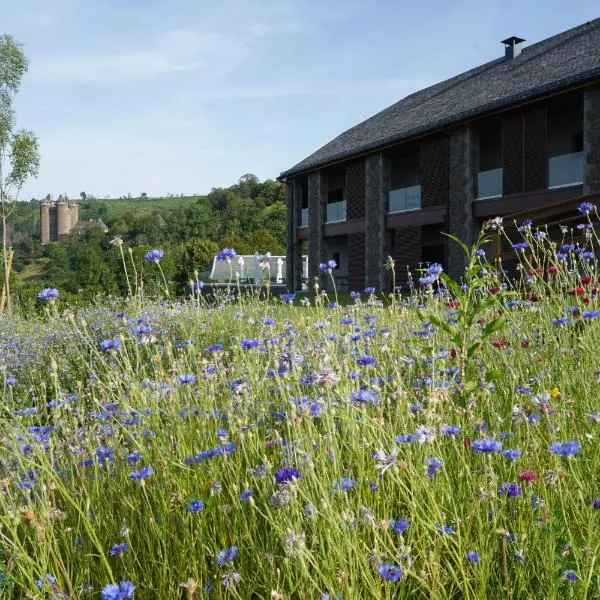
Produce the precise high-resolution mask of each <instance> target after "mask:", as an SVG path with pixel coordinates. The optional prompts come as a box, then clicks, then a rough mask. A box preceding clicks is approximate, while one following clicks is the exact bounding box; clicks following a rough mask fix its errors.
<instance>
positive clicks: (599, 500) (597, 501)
mask: <svg viewBox="0 0 600 600" xmlns="http://www.w3.org/2000/svg"><path fill="white" fill-rule="evenodd" d="M590 504H591V505H592V506H593V507H594V508H597V509H600V498H594V499H593V500H592V501H591V502H590Z"/></svg>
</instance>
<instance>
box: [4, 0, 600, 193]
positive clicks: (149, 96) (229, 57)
mask: <svg viewBox="0 0 600 600" xmlns="http://www.w3.org/2000/svg"><path fill="white" fill-rule="evenodd" d="M3 4H4V6H3V9H2V25H1V26H0V28H1V30H2V32H5V33H10V34H12V35H14V36H15V37H16V38H17V40H18V41H20V42H21V43H22V44H23V45H24V49H25V53H26V54H27V56H28V57H29V59H30V61H31V65H30V70H29V73H28V74H27V75H26V76H25V78H24V80H23V85H22V88H21V91H20V92H19V95H18V96H17V100H16V109H17V115H18V124H19V126H20V127H25V128H27V129H33V130H34V131H35V132H36V133H37V135H38V136H39V139H40V147H41V153H42V162H41V169H40V175H39V177H38V179H37V180H35V181H31V182H29V183H28V184H27V185H26V187H25V188H24V190H23V192H22V197H23V198H25V199H29V198H31V197H42V196H45V195H46V194H48V193H51V194H53V195H55V196H56V195H58V194H60V193H65V192H66V193H67V194H68V195H69V196H70V197H77V196H79V193H80V192H81V191H85V192H87V193H88V194H95V195H97V196H100V197H104V196H108V195H110V196H112V197H118V196H120V195H126V194H127V193H131V194H132V195H137V194H139V193H140V192H146V193H147V194H148V195H161V194H166V193H174V194H179V193H206V192H208V191H210V189H211V188H212V187H218V186H226V185H230V184H232V183H234V182H235V181H236V180H237V179H238V178H239V177H240V176H241V175H243V174H245V173H254V174H256V175H257V176H258V177H259V178H260V179H261V180H263V179H267V178H273V177H276V176H277V175H278V174H279V173H280V172H281V171H283V170H285V169H287V168H289V167H291V166H292V165H294V164H295V163H297V162H299V161H300V160H301V159H302V158H304V157H305V156H307V155H308V154H310V153H311V152H313V151H314V150H316V149H317V148H318V147H320V146H322V145H323V144H324V143H326V142H327V141H329V140H330V139H332V138H333V137H335V136H336V135H337V134H338V133H341V132H342V131H343V130H345V129H348V128H349V127H351V126H353V125H355V124H356V123H358V122H360V121H361V120H363V119H365V118H367V117H369V116H371V115H372V114H374V113H375V112H377V111H379V110H381V109H382V108H385V107H386V106H388V105H390V104H392V103H394V102H395V101H397V100H399V99H400V98H402V97H404V96H406V95H407V94H409V93H412V92H414V91H416V90H418V89H421V88H423V87H426V86H427V85H431V84H433V83H436V82H438V81H441V80H443V79H447V78H448V77H451V76H452V75H455V74H457V73H460V72H462V71H465V70H466V69H469V68H471V67H474V66H476V65H478V64H481V63H483V62H486V61H488V60H492V59H494V58H497V57H498V56H500V55H501V54H502V52H503V49H502V45H501V44H500V43H499V40H501V39H503V38H505V37H508V36H510V35H513V34H514V35H519V36H521V37H524V38H526V40H527V42H526V43H527V44H530V43H534V42H536V41H539V40H541V39H544V38H546V37H549V36H550V35H553V34H555V33H558V32H560V31H563V30H565V29H568V28H570V27H574V26H576V25H579V24H581V23H583V22H585V21H588V20H591V19H593V18H595V17H597V16H600V9H599V8H598V6H599V5H598V3H597V0H577V1H572V2H565V1H564V0H560V1H558V0H545V1H537V0H536V1H535V2H534V1H531V0H520V1H517V0H504V1H502V2H501V1H499V0H498V1H495V2H488V1H483V0H479V1H471V0H470V1H466V0H452V1H447V0H444V1H440V0H429V1H425V2H405V1H404V0H362V1H359V0H316V1H313V0H274V1H272V0H219V1H218V2H215V1H214V0H211V1H208V0H170V1H169V2H166V1H159V0H51V1H48V0H5V2H4V3H3ZM7 5H8V6H7Z"/></svg>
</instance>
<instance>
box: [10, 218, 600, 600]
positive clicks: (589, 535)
mask: <svg viewBox="0 0 600 600" xmlns="http://www.w3.org/2000/svg"><path fill="white" fill-rule="evenodd" d="M583 219H584V221H585V217H583ZM590 231H592V230H590ZM489 232H490V230H488V231H487V232H486V233H489ZM491 233H492V234H493V235H497V234H498V233H496V232H491ZM534 233H536V231H535V228H529V229H527V228H526V229H524V230H523V235H524V236H525V239H526V240H527V241H528V243H529V248H527V249H526V250H525V251H524V250H519V252H520V255H521V260H522V265H523V267H522V268H521V270H520V273H519V276H518V277H517V278H516V279H515V280H514V283H507V282H506V281H505V280H504V279H503V277H502V276H498V274H497V273H496V270H495V269H494V268H492V266H491V265H490V264H488V263H487V262H486V259H485V257H484V256H483V253H482V252H478V250H479V247H480V246H482V245H484V244H485V239H484V238H482V239H481V240H480V242H479V245H477V246H475V247H474V248H473V249H466V248H465V250H466V251H467V253H468V268H467V271H466V273H465V279H464V281H462V282H456V283H455V282H452V281H451V280H449V279H448V278H446V277H445V276H444V275H443V274H440V273H439V270H437V269H435V268H432V267H431V266H427V265H425V266H424V269H423V270H424V271H425V270H428V272H424V273H421V274H420V275H421V280H422V282H421V283H419V282H415V285H414V286H413V287H412V288H407V289H408V290H412V292H411V293H410V295H404V296H403V295H400V294H398V293H394V295H392V296H388V295H386V294H381V293H379V294H378V293H374V294H364V293H363V294H362V295H361V296H360V297H359V298H356V299H355V300H354V303H353V304H352V305H350V306H345V307H340V306H339V305H338V304H337V303H332V304H329V302H328V300H329V299H328V298H327V297H326V296H323V295H322V293H320V294H319V295H318V296H317V298H316V300H313V301H311V302H303V304H302V305H301V304H300V303H298V302H294V301H291V300H290V299H289V298H285V301H282V300H279V299H273V298H271V299H270V300H269V301H265V300H260V299H259V298H258V296H248V297H233V296H230V295H228V296H223V297H221V298H216V300H215V301H214V303H213V304H212V305H209V304H208V303H206V302H205V301H204V300H203V299H202V298H200V293H198V294H195V295H194V296H193V297H192V298H191V299H190V300H189V301H185V302H180V303H176V302H170V303H148V302H146V303H144V304H143V305H142V303H141V302H140V303H139V304H137V305H136V308H135V310H133V309H132V310H130V311H125V313H118V312H117V311H116V310H109V309H106V310H100V309H97V308H95V309H91V308H90V309H87V310H85V311H80V312H78V313H76V314H70V315H63V316H60V310H59V305H52V306H50V307H49V310H48V311H47V315H46V317H45V320H42V321H41V322H40V321H38V320H36V319H28V320H26V319H22V320H13V321H12V322H11V323H7V322H5V323H2V328H3V329H4V330H7V328H10V335H9V334H8V333H7V334H6V335H5V337H4V339H3V341H2V343H3V344H4V348H3V361H4V364H5V367H4V370H5V385H4V400H3V402H2V416H1V417H0V436H1V439H2V447H1V448H0V476H1V477H2V481H1V483H0V548H1V550H0V571H1V572H2V573H3V574H2V575H1V576H0V598H22V597H27V598H52V597H53V598H82V599H83V598H99V597H101V594H102V598H107V599H109V600H112V599H113V598H128V597H131V593H132V592H131V591H130V589H131V588H130V587H127V586H125V584H121V591H118V588H117V587H116V586H113V587H110V586H109V584H111V583H118V582H125V581H129V582H131V584H132V585H133V586H135V592H133V597H134V598H138V599H152V598H160V599H166V598H187V599H192V598H195V599H199V598H203V597H213V598H239V599H249V598H280V599H290V600H291V599H302V600H304V599H312V598H343V599H345V600H346V599H358V598H382V599H391V598H431V599H446V598H548V599H556V600H558V599H562V598H598V597H600V576H599V574H600V570H599V567H598V556H599V555H600V533H599V531H600V529H599V524H600V499H599V497H600V483H599V482H600V442H599V441H598V439H599V434H600V432H599V429H598V428H599V427H600V413H599V412H598V411H599V410H600V409H599V405H600V401H599V392H598V378H599V373H600V370H599V369H600V365H599V362H600V359H599V358H598V354H597V348H598V347H599V344H600V326H599V325H598V322H599V321H598V319H597V318H596V313H594V312H593V311H595V310H597V309H598V308H599V307H598V304H599V300H598V298H597V291H594V290H595V289H596V285H597V284H596V281H597V279H596V278H597V275H598V274H597V270H598V269H597V266H596V261H595V259H594V258H593V257H592V256H590V255H587V256H586V257H584V256H583V251H582V250H580V249H577V248H573V249H569V250H567V252H566V255H565V252H562V251H561V246H564V245H565V244H566V243H568V241H569V240H568V239H567V240H565V241H564V243H559V244H558V246H556V245H553V244H552V243H551V242H550V241H549V240H547V239H544V238H543V237H540V236H534ZM499 234H502V230H501V229H499ZM565 235H567V234H565ZM595 244H596V241H595V240H594V239H593V237H592V235H590V236H589V238H588V241H587V246H586V251H590V252H592V251H593V247H594V245H595ZM557 253H558V254H559V255H563V256H557ZM540 265H541V268H540ZM551 266H556V267H557V268H556V269H550V273H548V268H549V267H551ZM461 284H462V285H461ZM580 288H581V289H583V292H581V293H580V291H579V290H580ZM574 290H575V291H574ZM58 302H60V300H59V301H58ZM588 311H589V312H588ZM564 317H566V320H565V319H564ZM7 344H13V345H14V347H15V348H17V349H19V348H20V350H18V351H17V350H15V352H16V354H14V353H11V350H10V348H7ZM29 347H31V351H29V350H27V349H28V348H29ZM567 442H569V443H567ZM557 443H561V444H563V445H556V444H557ZM484 450H487V451H484ZM282 469H283V470H282ZM510 484H513V485H510ZM232 547H235V548H237V552H236V551H235V549H234V550H231V548H232ZM102 590H104V591H103V592H102Z"/></svg>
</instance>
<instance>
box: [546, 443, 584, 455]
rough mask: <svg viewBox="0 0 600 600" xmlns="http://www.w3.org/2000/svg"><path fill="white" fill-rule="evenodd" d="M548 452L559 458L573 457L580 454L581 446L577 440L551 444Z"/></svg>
mask: <svg viewBox="0 0 600 600" xmlns="http://www.w3.org/2000/svg"><path fill="white" fill-rule="evenodd" d="M550 452H552V454H557V455H559V456H574V455H575V454H579V453H580V452H581V444H580V443H579V442H578V441H577V440H569V441H568V442H553V443H552V444H550Z"/></svg>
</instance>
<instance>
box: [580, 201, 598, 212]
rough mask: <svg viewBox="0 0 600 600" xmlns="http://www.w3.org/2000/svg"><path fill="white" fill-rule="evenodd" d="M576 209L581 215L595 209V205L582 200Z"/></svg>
mask: <svg viewBox="0 0 600 600" xmlns="http://www.w3.org/2000/svg"><path fill="white" fill-rule="evenodd" d="M577 210H578V211H579V212H580V213H581V214H582V215H587V214H589V213H591V212H593V211H594V210H596V205H595V204H592V203H591V202H582V203H581V204H580V205H579V206H578V207H577Z"/></svg>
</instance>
